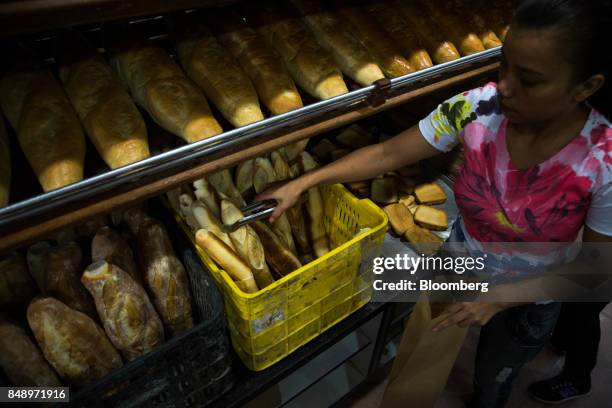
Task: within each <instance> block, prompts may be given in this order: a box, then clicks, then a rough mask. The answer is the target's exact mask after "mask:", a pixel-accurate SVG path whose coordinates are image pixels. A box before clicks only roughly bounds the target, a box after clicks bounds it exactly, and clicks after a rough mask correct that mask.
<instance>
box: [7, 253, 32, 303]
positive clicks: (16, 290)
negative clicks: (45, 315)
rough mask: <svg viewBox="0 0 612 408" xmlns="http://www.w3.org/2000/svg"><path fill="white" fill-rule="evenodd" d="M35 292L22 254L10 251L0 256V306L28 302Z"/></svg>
mask: <svg viewBox="0 0 612 408" xmlns="http://www.w3.org/2000/svg"><path fill="white" fill-rule="evenodd" d="M36 292H37V290H36V283H35V282H34V280H33V279H32V276H31V275H30V274H29V272H28V267H27V265H26V261H25V259H24V258H23V255H21V254H20V253H19V252H10V253H8V254H6V255H4V256H3V257H1V258H0V306H1V305H7V304H13V303H28V302H30V300H32V298H33V297H34V295H36Z"/></svg>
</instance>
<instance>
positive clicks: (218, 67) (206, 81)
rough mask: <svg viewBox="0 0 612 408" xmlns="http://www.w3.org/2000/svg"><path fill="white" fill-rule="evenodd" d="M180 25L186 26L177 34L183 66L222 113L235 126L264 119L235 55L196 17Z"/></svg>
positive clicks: (177, 47)
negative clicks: (234, 57) (196, 19)
mask: <svg viewBox="0 0 612 408" xmlns="http://www.w3.org/2000/svg"><path fill="white" fill-rule="evenodd" d="M177 24H179V25H181V26H182V27H181V29H179V31H177V32H176V33H175V47H176V51H177V54H178V57H179V60H180V62H181V66H182V67H183V69H184V70H185V72H187V75H189V77H190V78H191V79H192V80H193V81H194V82H195V83H196V84H198V86H199V87H200V88H202V90H203V91H204V93H205V94H206V96H207V97H208V98H210V100H211V101H212V102H213V104H214V105H215V106H216V107H217V109H219V111H220V112H221V114H222V115H223V116H224V117H225V118H226V119H227V120H228V121H229V122H230V123H231V124H232V125H234V126H235V127H241V126H245V125H248V124H249V123H253V122H257V121H259V120H262V119H263V118H264V116H263V113H262V112H261V109H260V107H259V99H258V98H257V92H256V91H255V88H254V87H253V84H252V83H251V80H250V79H249V77H248V76H247V75H246V74H245V73H244V71H243V70H242V68H241V67H240V65H238V63H236V61H234V60H233V59H232V57H231V56H230V55H231V54H228V52H227V51H226V50H225V49H224V47H223V46H222V45H221V44H220V43H219V42H218V41H217V39H216V38H215V37H214V36H213V35H212V34H211V33H210V32H209V31H208V30H207V29H206V28H204V27H202V26H197V22H196V21H194V18H193V17H191V18H190V17H185V18H184V20H183V19H180V20H178V21H177Z"/></svg>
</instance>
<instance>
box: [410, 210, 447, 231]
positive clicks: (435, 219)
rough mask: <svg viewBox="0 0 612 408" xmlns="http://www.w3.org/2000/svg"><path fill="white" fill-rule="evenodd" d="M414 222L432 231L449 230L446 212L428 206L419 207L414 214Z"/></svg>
mask: <svg viewBox="0 0 612 408" xmlns="http://www.w3.org/2000/svg"><path fill="white" fill-rule="evenodd" d="M414 220H415V221H416V222H417V224H419V225H421V226H423V227H425V228H429V229H431V230H436V231H444V230H446V229H447V228H448V215H447V214H446V212H445V211H444V210H440V209H439V208H433V207H430V206H428V205H419V207H418V208H417V209H416V212H415V213H414Z"/></svg>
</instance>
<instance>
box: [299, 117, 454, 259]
mask: <svg viewBox="0 0 612 408" xmlns="http://www.w3.org/2000/svg"><path fill="white" fill-rule="evenodd" d="M386 138H387V136H386V135H380V136H378V137H377V136H375V135H374V133H373V132H370V131H369V130H367V129H365V128H364V127H362V126H361V125H359V124H353V125H350V126H348V127H347V128H345V129H343V130H341V131H340V132H338V133H337V134H336V135H335V136H334V137H327V138H324V139H321V140H319V141H318V143H316V144H315V145H314V146H313V147H312V148H310V149H309V150H310V151H311V152H312V154H313V155H314V156H315V157H316V158H317V159H318V160H319V161H320V162H322V163H328V162H331V161H335V160H338V159H339V158H341V157H343V156H345V155H347V154H349V153H350V152H351V151H353V150H356V149H359V148H362V147H365V146H368V145H370V144H374V143H378V142H382V141H384V140H386ZM425 179H426V177H424V174H423V172H422V171H421V167H420V165H418V164H417V165H413V166H408V167H404V168H401V169H399V170H397V171H393V172H389V173H387V174H384V175H381V176H379V177H376V178H374V179H372V180H362V181H355V182H350V183H346V185H347V187H348V188H349V190H351V191H352V192H353V193H354V194H356V195H357V196H359V197H362V198H370V199H371V200H372V201H374V202H375V203H377V204H379V205H380V206H382V207H383V209H384V210H385V211H386V212H387V215H388V216H389V220H390V223H391V226H392V227H393V231H394V232H395V233H396V234H397V235H399V236H404V237H406V239H408V241H410V242H411V243H412V244H413V246H414V247H415V249H417V250H418V251H419V252H422V253H425V254H431V253H433V252H436V251H437V250H438V249H439V247H440V245H441V244H442V240H441V239H440V238H439V237H438V236H437V235H436V234H435V233H434V232H433V231H445V230H446V229H448V216H447V214H446V212H445V211H444V210H442V209H439V208H435V207H434V206H435V205H438V204H443V203H444V202H445V201H446V198H447V197H446V193H445V192H444V190H443V189H442V187H440V185H438V184H437V183H426V182H424V180H425Z"/></svg>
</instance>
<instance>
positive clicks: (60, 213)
mask: <svg viewBox="0 0 612 408" xmlns="http://www.w3.org/2000/svg"><path fill="white" fill-rule="evenodd" d="M498 66H499V64H498V63H493V64H489V65H485V66H482V67H479V68H475V69H471V70H469V71H467V72H463V73H460V74H456V75H454V76H451V77H449V78H446V79H442V80H439V81H437V82H433V83H430V84H427V85H421V86H420V87H418V88H415V89H412V90H409V91H407V92H406V93H404V94H401V95H398V96H394V97H392V98H390V99H388V100H387V101H386V102H385V103H384V104H382V105H380V106H377V107H371V106H363V105H362V106H358V107H355V110H352V111H349V112H346V113H342V114H340V115H339V116H336V117H333V118H328V119H324V120H322V121H319V122H317V123H314V124H311V125H310V126H307V127H304V128H302V129H299V130H295V131H292V132H290V133H286V134H282V135H277V136H273V137H269V138H267V139H266V138H263V139H262V140H260V141H258V143H257V144H255V145H250V146H245V148H244V149H241V150H240V151H236V152H232V153H228V154H225V155H223V156H220V157H217V158H215V159H214V160H210V161H208V162H205V163H193V164H192V165H189V166H188V167H187V168H183V169H180V170H178V171H176V170H173V171H172V172H170V173H169V174H164V175H162V176H161V177H158V178H156V179H153V180H150V181H147V180H143V181H142V182H141V183H138V184H137V185H132V186H128V187H126V188H123V189H121V190H113V191H110V192H108V193H106V194H104V195H102V196H96V197H93V198H92V199H88V200H83V201H80V202H78V203H75V204H73V205H67V206H64V207H62V208H61V209H59V210H57V211H52V212H49V213H45V214H42V215H41V216H37V217H32V218H30V219H27V220H26V221H24V222H22V223H20V224H19V226H18V227H13V228H6V229H7V231H2V233H0V253H1V252H4V251H6V250H10V249H14V248H17V247H20V246H23V245H26V244H29V243H32V242H34V241H36V240H37V239H42V238H44V237H46V236H49V234H52V233H53V232H54V231H57V230H59V229H61V228H63V227H67V226H70V225H72V224H74V223H77V222H80V221H83V220H86V219H88V218H91V217H93V216H96V215H100V214H105V213H108V212H110V211H112V210H114V209H119V208H122V207H127V206H130V205H133V204H135V203H137V202H140V201H143V200H146V199H148V198H151V197H155V196H157V195H160V194H162V193H164V192H166V191H169V190H171V189H173V188H175V187H177V186H180V185H183V184H185V183H190V182H193V181H194V180H197V179H198V178H201V177H202V176H205V175H207V174H209V173H212V172H215V171H217V170H221V169H224V168H228V167H232V166H234V165H236V164H237V163H240V162H242V161H244V160H247V159H250V158H253V157H257V156H261V155H263V154H266V153H268V152H271V151H273V150H276V149H278V148H280V147H282V146H284V145H287V144H289V143H293V142H296V141H298V140H302V139H305V138H310V137H313V136H316V135H319V134H322V133H325V132H328V131H330V130H333V129H336V128H339V127H342V126H345V125H347V124H350V123H353V122H356V121H359V120H361V119H364V118H366V117H369V116H371V115H374V114H377V113H379V112H382V111H385V110H388V109H391V108H393V107H396V106H398V105H400V104H403V103H406V102H409V101H411V100H414V99H416V98H419V97H422V96H424V95H427V94H430V93H433V92H436V91H439V90H441V89H444V88H447V87H451V86H456V85H460V84H461V83H463V82H466V81H469V80H472V79H475V78H477V77H481V76H483V75H486V74H490V73H492V72H494V71H495V70H497V68H498Z"/></svg>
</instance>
